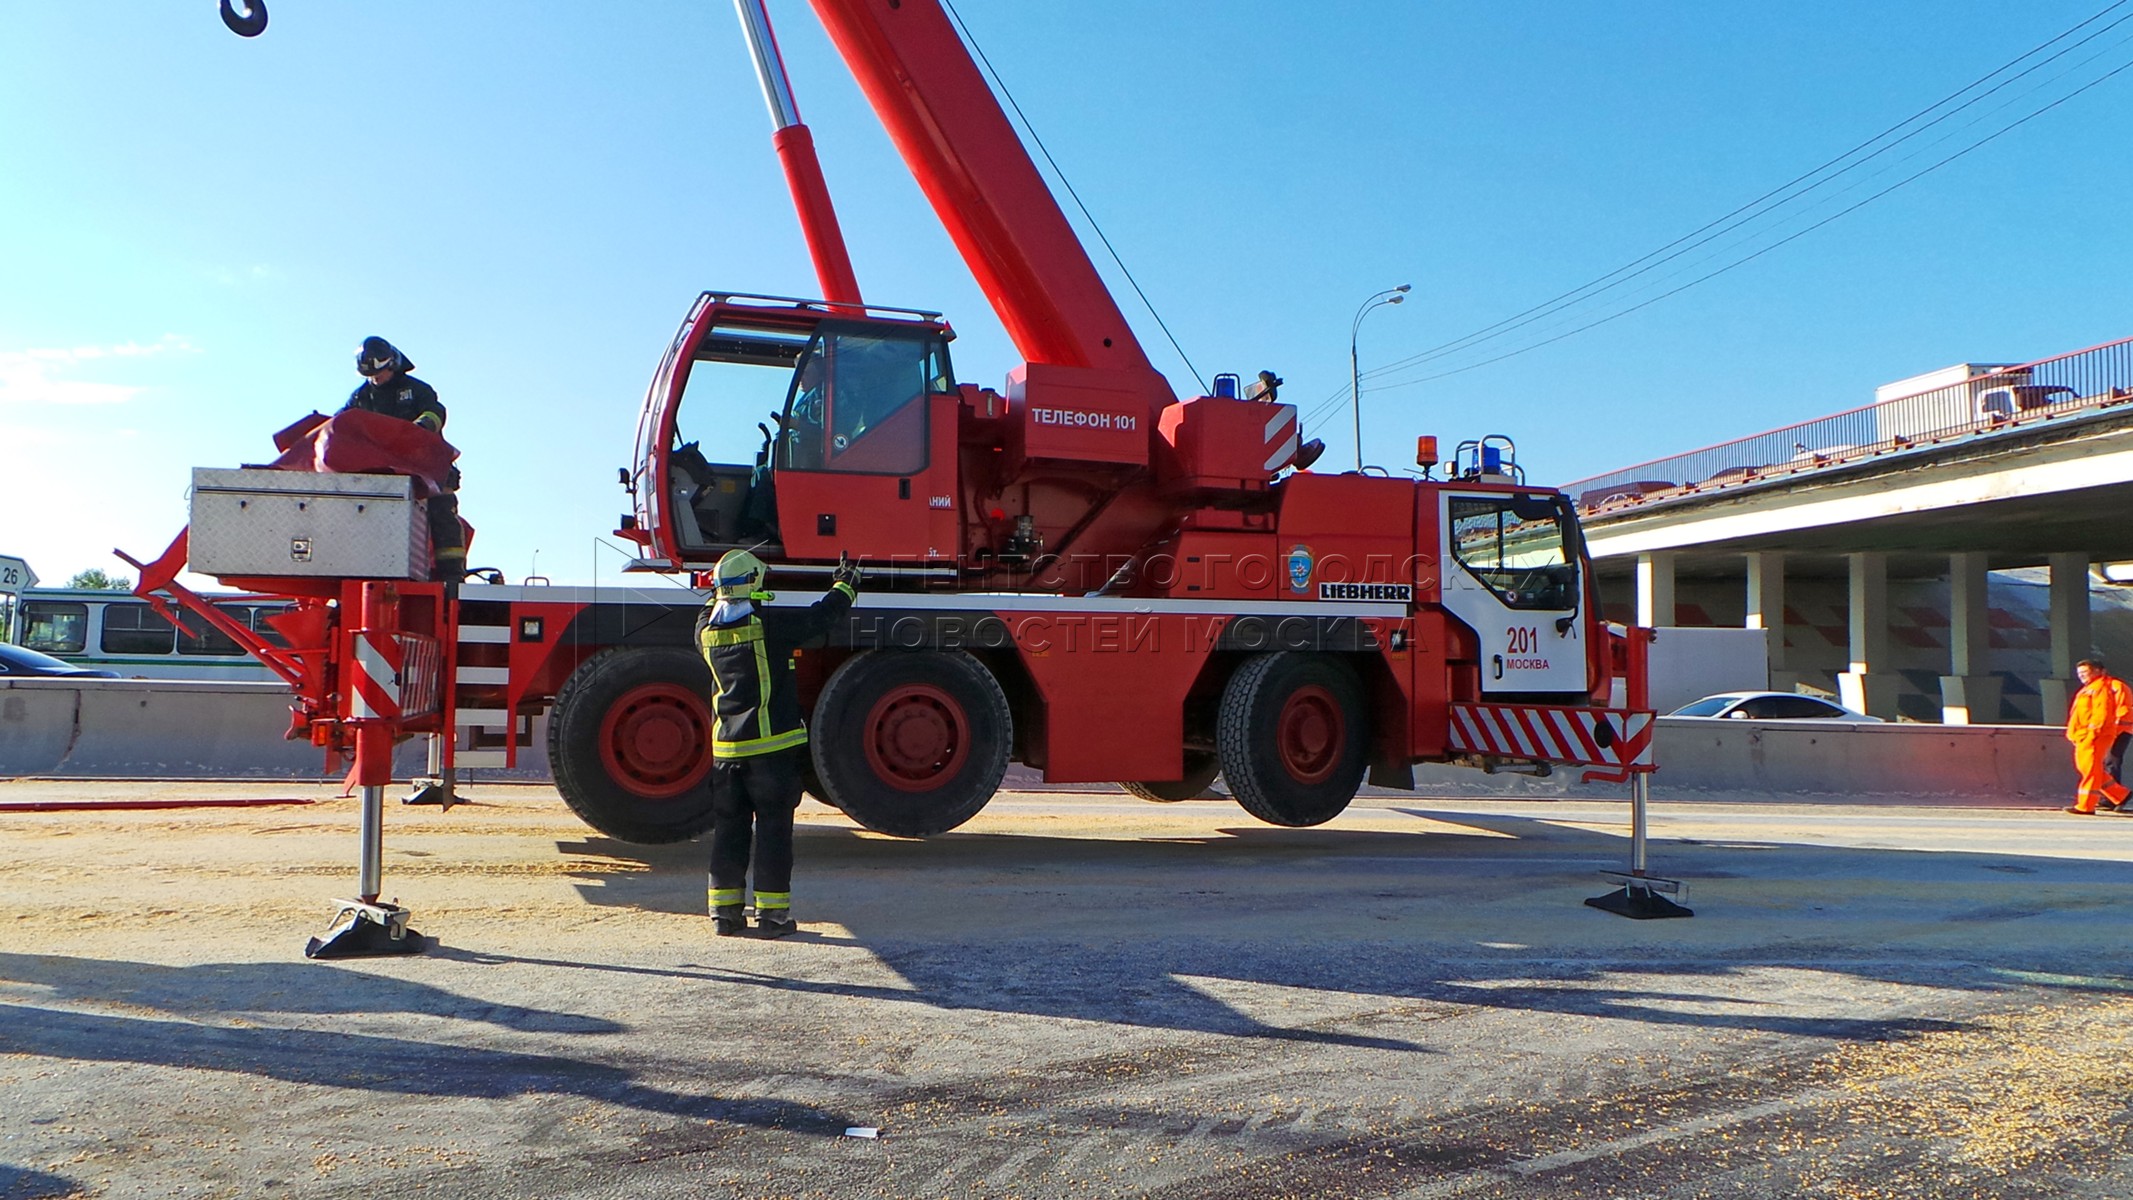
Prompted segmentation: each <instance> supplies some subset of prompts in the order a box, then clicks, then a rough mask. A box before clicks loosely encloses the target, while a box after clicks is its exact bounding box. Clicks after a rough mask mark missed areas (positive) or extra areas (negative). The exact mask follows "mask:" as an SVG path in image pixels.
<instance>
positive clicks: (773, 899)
mask: <svg viewBox="0 0 2133 1200" xmlns="http://www.w3.org/2000/svg"><path fill="white" fill-rule="evenodd" d="M755 907H756V911H757V912H761V911H762V910H764V909H766V908H791V907H792V893H791V892H757V893H756V894H755Z"/></svg>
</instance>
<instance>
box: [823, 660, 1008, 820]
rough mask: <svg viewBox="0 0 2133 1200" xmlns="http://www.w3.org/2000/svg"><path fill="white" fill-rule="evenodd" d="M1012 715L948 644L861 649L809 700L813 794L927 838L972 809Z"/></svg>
mask: <svg viewBox="0 0 2133 1200" xmlns="http://www.w3.org/2000/svg"><path fill="white" fill-rule="evenodd" d="M1013 741H1014V718H1013V716H1012V715H1011V714H1010V712H1009V710H1008V707H1007V695H1006V693H1004V692H1002V691H1001V690H1000V684H999V681H998V680H995V679H994V678H993V677H992V672H990V671H988V670H986V669H985V666H984V664H983V663H980V662H979V661H978V660H977V659H974V658H972V657H970V656H969V655H967V654H963V653H960V652H955V651H937V650H934V651H900V650H870V651H867V652H866V653H864V654H855V655H853V656H852V657H851V658H849V659H847V660H845V662H844V664H843V665H842V666H840V667H838V668H837V671H836V673H835V674H833V675H831V676H830V677H829V681H828V682H827V683H825V684H823V685H822V693H821V695H819V696H818V697H816V699H815V711H814V714H813V716H812V718H811V719H810V721H809V737H808V746H809V755H810V757H812V759H813V760H814V766H815V774H816V777H817V778H818V779H819V780H820V781H821V784H822V789H823V791H822V794H823V798H824V799H827V800H828V801H829V802H830V803H831V804H834V805H836V806H837V807H838V808H840V809H843V810H844V813H845V815H846V816H849V817H850V818H852V819H853V820H854V821H857V822H859V823H860V824H861V825H864V826H866V827H867V828H868V829H871V830H873V831H874V832H876V833H886V834H890V835H892V836H895V837H927V836H930V835H932V834H936V833H946V832H947V831H948V830H951V829H954V828H955V827H956V826H958V825H961V824H962V823H963V822H965V821H968V820H969V819H970V818H972V817H974V816H976V815H978V810H979V809H981V808H984V807H985V802H986V801H988V800H990V799H992V795H993V793H994V792H995V791H998V790H999V787H1000V779H1001V777H1002V776H1004V775H1006V773H1007V753H1008V748H1009V747H1010V746H1011V745H1012V744H1013Z"/></svg>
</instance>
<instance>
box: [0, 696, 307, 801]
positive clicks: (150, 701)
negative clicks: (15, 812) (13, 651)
mask: <svg viewBox="0 0 2133 1200" xmlns="http://www.w3.org/2000/svg"><path fill="white" fill-rule="evenodd" d="M17 712H19V713H21V714H22V718H23V719H22V720H20V721H17V720H13V719H11V718H10V714H13V713H17ZM288 727H289V689H288V688H286V687H283V686H282V685H280V684H275V683H233V682H223V681H211V680H173V679H64V678H60V679H19V680H5V681H0V776H22V775H49V776H60V777H66V776H78V777H83V778H115V777H116V778H126V777H134V778H151V779H253V778H258V779H326V778H338V773H337V772H333V771H330V770H329V769H328V768H327V766H326V756H325V753H324V752H323V751H321V750H319V749H317V748H316V747H314V746H312V745H311V744H310V743H308V742H290V741H284V740H283V739H282V732H283V731H284V730H286V729H287V728H288Z"/></svg>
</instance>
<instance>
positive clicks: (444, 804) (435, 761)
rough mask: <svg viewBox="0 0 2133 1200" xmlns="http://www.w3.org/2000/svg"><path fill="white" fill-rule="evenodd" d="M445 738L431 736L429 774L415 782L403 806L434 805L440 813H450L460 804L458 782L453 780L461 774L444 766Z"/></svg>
mask: <svg viewBox="0 0 2133 1200" xmlns="http://www.w3.org/2000/svg"><path fill="white" fill-rule="evenodd" d="M444 738H445V735H444V734H441V733H433V734H431V735H430V764H429V774H427V775H424V776H423V777H422V778H420V779H417V780H416V781H415V790H414V791H412V792H409V793H408V794H407V795H406V796H403V797H402V798H401V800H400V803H402V804H434V805H436V806H437V808H438V811H439V812H450V811H452V806H453V805H454V804H457V803H459V793H458V791H457V784H458V781H457V780H456V779H454V778H453V776H455V775H457V774H458V773H459V772H457V771H455V770H453V769H452V768H450V767H447V766H445V765H444Z"/></svg>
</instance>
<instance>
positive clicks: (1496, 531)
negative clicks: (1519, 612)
mask: <svg viewBox="0 0 2133 1200" xmlns="http://www.w3.org/2000/svg"><path fill="white" fill-rule="evenodd" d="M1451 520H1452V553H1453V555H1454V556H1456V557H1457V558H1458V560H1459V564H1460V565H1461V566H1463V567H1465V568H1466V569H1467V572H1468V573H1469V574H1471V575H1472V576H1473V577H1474V578H1475V579H1478V580H1480V581H1481V583H1482V584H1483V585H1484V586H1486V587H1487V588H1488V589H1489V590H1490V591H1491V592H1494V593H1495V594H1496V596H1497V598H1498V599H1500V600H1502V601H1503V602H1504V604H1505V605H1507V606H1508V607H1511V608H1525V609H1545V610H1553V611H1562V610H1566V609H1572V608H1576V607H1577V597H1578V586H1577V583H1578V572H1577V566H1576V564H1575V563H1574V562H1572V560H1571V558H1570V551H1569V539H1568V538H1566V537H1565V536H1564V532H1563V511H1562V509H1561V508H1560V507H1559V506H1557V505H1556V503H1555V502H1554V501H1553V500H1550V499H1548V498H1546V497H1540V496H1500V497H1499V496H1486V497H1484V496H1461V497H1454V498H1453V499H1452V501H1451Z"/></svg>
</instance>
